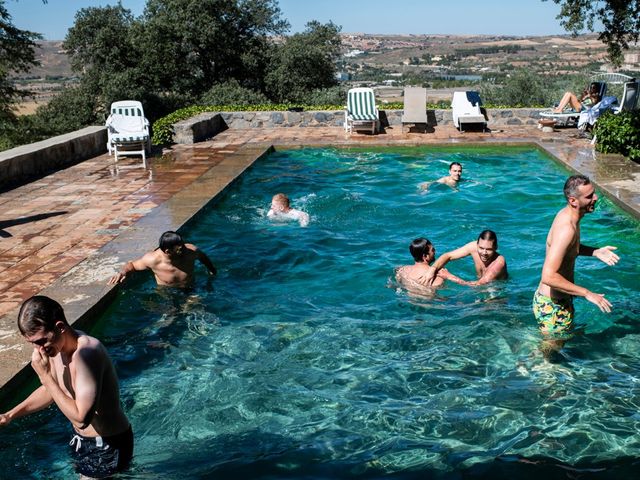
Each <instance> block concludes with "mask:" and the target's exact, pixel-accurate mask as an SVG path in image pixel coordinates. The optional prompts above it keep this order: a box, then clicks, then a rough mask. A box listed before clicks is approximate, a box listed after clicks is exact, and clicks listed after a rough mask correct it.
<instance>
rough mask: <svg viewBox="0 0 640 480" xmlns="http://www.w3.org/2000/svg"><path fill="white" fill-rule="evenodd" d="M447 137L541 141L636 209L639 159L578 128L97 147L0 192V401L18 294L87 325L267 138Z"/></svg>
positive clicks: (347, 142) (11, 368)
mask: <svg viewBox="0 0 640 480" xmlns="http://www.w3.org/2000/svg"><path fill="white" fill-rule="evenodd" d="M455 143H503V144H511V143H529V144H535V145H537V146H540V147H542V148H543V149H545V150H546V151H547V152H549V153H550V154H552V155H553V156H554V157H556V158H557V159H558V160H559V161H560V162H561V163H563V164H565V165H566V166H568V167H569V168H570V169H572V170H575V171H578V172H581V173H584V174H586V175H589V176H590V177H591V178H592V180H593V181H594V182H595V183H596V184H597V185H598V187H599V188H600V190H604V191H606V192H607V193H609V195H610V196H611V198H612V199H614V200H615V201H617V202H618V203H619V204H620V205H621V206H623V208H625V209H627V210H628V211H630V212H631V213H633V214H634V215H635V216H636V217H638V218H640V165H638V164H635V163H633V162H631V161H629V160H625V159H624V158H621V157H620V156H604V155H599V154H595V153H594V151H593V147H592V146H591V145H590V144H589V141H588V140H586V139H584V138H580V137H578V136H577V130H576V129H561V130H557V131H554V132H552V133H544V132H542V131H541V130H538V129H537V128H535V127H532V126H513V127H508V128H507V127H505V128H504V129H502V130H494V131H492V132H489V133H482V132H465V133H460V132H458V131H457V130H456V129H455V128H453V127H449V126H438V127H436V129H435V132H431V133H402V132H401V129H400V128H399V127H396V128H387V129H386V131H385V132H384V133H382V134H379V135H375V136H372V135H368V134H360V133H355V134H353V135H352V136H347V135H345V133H344V131H343V130H342V129H341V128H280V129H242V130H239V129H230V130H226V131H224V132H222V133H220V134H218V135H217V136H216V137H214V138H213V139H212V140H209V141H205V142H201V143H197V144H194V145H176V146H174V147H173V148H171V149H167V150H165V152H163V153H164V154H163V155H162V156H160V153H159V152H158V156H157V157H155V158H151V159H149V160H148V162H149V168H148V169H146V170H145V169H143V168H142V163H141V161H140V160H139V158H138V157H133V158H125V159H123V160H121V161H120V162H119V164H118V166H117V167H116V166H115V165H114V162H113V158H112V157H109V156H108V155H107V154H106V153H105V154H104V155H100V156H98V157H95V158H93V159H90V160H87V161H84V162H82V163H80V164H78V165H75V166H73V167H70V168H67V169H64V170H61V171H58V172H56V173H54V174H52V175H49V176H47V177H44V178H42V179H40V180H37V181H34V182H31V183H29V184H26V185H24V186H21V187H18V188H15V189H12V190H9V191H7V192H4V193H1V194H0V212H1V213H0V386H1V387H2V389H1V390H0V403H2V402H3V401H10V400H9V399H8V398H7V396H8V395H9V394H10V392H11V391H13V388H16V387H18V386H19V384H21V383H22V382H23V381H24V380H25V378H27V377H28V376H29V375H30V367H27V368H25V366H26V365H27V364H28V361H29V359H30V355H31V347H30V346H28V345H27V344H26V343H25V342H24V341H23V340H22V338H21V337H20V335H19V334H18V332H17V330H16V326H15V319H16V314H17V308H18V307H19V305H20V304H21V302H22V301H23V300H24V299H26V298H28V297H30V296H31V295H35V294H37V293H42V294H45V295H49V296H51V297H53V298H55V299H57V300H59V301H60V302H61V303H63V305H64V306H65V310H66V312H67V314H68V318H69V321H70V322H77V323H76V325H77V326H82V325H88V324H90V319H91V317H94V316H95V315H97V314H98V312H99V311H100V309H102V308H103V307H104V305H105V304H106V302H108V301H110V299H111V298H112V296H113V294H114V293H115V291H116V289H115V288H114V287H109V286H107V284H106V283H107V280H108V278H109V277H110V276H111V275H113V274H114V273H116V271H117V270H118V269H119V268H120V267H121V266H122V264H123V263H124V262H125V261H126V260H128V259H131V258H135V257H138V256H140V255H141V254H142V253H144V252H146V251H148V250H151V249H153V248H155V247H156V246H157V241H158V237H159V235H160V233H162V232H163V231H165V230H175V229H178V228H180V227H181V226H182V225H183V224H184V223H186V222H187V221H188V220H189V219H190V218H191V217H193V216H194V215H195V214H196V213H197V212H198V211H199V210H200V209H201V208H202V207H203V206H204V205H206V204H207V203H208V202H209V200H210V199H211V198H213V197H214V196H215V195H217V194H218V193H219V192H221V191H222V190H224V188H225V187H226V186H227V185H229V184H230V183H231V182H232V181H233V180H234V179H235V178H236V177H237V176H238V175H240V174H241V173H242V172H243V171H244V170H245V169H246V168H247V167H249V166H250V165H251V164H252V163H253V162H254V161H255V160H256V159H257V158H259V157H260V156H261V155H263V154H265V153H267V152H269V151H270V149H271V148H272V147H275V148H276V149H277V148H278V147H282V148H284V147H297V146H301V145H308V146H323V145H335V146H356V147H366V146H401V145H402V146H410V145H428V144H455ZM416 181H417V180H416ZM558 194H559V195H561V192H558ZM265 201H266V202H267V201H268V199H267V200H265ZM559 202H560V200H559ZM213 260H214V262H216V260H219V259H215V258H214V259H213ZM4 387H6V388H4Z"/></svg>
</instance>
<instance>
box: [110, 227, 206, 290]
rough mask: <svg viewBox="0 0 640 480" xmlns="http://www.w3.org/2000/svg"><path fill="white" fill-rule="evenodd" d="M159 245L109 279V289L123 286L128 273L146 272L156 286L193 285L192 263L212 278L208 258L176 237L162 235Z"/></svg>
mask: <svg viewBox="0 0 640 480" xmlns="http://www.w3.org/2000/svg"><path fill="white" fill-rule="evenodd" d="M159 243H160V245H159V247H158V248H156V249H155V250H153V251H152V252H148V253H145V254H144V255H143V256H142V257H141V258H139V259H137V260H134V261H132V262H127V263H125V265H124V267H123V268H122V271H121V272H120V273H117V274H116V275H114V276H113V277H111V279H109V285H113V284H116V283H122V282H124V281H125V280H126V278H127V276H128V275H129V274H130V273H132V272H136V271H141V270H147V269H150V270H151V271H152V272H153V274H154V276H155V277H156V282H157V283H158V285H166V286H172V287H186V286H188V285H190V284H191V283H192V282H193V272H194V269H195V261H196V260H199V261H200V262H201V263H202V264H203V265H204V266H205V267H207V270H208V271H209V274H210V275H215V274H216V267H215V266H214V265H213V263H212V262H211V260H209V257H207V256H206V255H205V254H204V253H203V252H202V251H200V250H198V248H197V247H196V246H195V245H192V244H191V243H184V240H183V239H182V237H181V236H180V234H178V233H176V232H164V233H163V234H162V236H161V237H160V242H159Z"/></svg>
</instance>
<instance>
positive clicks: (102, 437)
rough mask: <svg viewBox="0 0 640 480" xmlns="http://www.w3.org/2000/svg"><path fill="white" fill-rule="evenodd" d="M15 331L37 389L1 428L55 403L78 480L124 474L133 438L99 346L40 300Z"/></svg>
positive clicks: (24, 311) (4, 417) (56, 307)
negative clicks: (65, 422) (67, 429)
mask: <svg viewBox="0 0 640 480" xmlns="http://www.w3.org/2000/svg"><path fill="white" fill-rule="evenodd" d="M18 329H19V330H20V333H21V334H22V336H23V337H24V338H25V340H26V341H27V342H29V343H30V344H31V345H32V346H33V352H32V355H31V366H32V367H33V369H34V370H35V372H36V374H37V375H38V378H39V380H40V383H41V385H40V387H38V388H37V389H36V390H34V391H33V393H31V395H29V396H28V397H27V398H26V399H25V400H24V401H22V402H20V403H19V404H18V405H16V406H15V407H13V408H12V409H11V410H9V411H8V412H6V413H2V414H0V426H5V425H8V424H9V423H11V422H12V421H14V420H16V419H18V418H20V417H24V416H26V415H29V414H31V413H35V412H38V411H40V410H43V409H45V408H47V407H48V406H49V405H51V404H52V403H55V404H56V405H57V406H58V408H59V409H60V410H61V411H62V413H63V414H64V416H65V417H67V419H69V421H70V422H71V425H72V426H73V430H74V431H73V434H74V435H73V437H72V438H71V442H70V443H69V445H70V451H71V456H72V458H73V463H74V466H75V469H76V471H77V472H78V473H79V474H80V475H82V477H81V478H105V477H108V476H109V477H110V476H111V475H113V474H114V473H116V472H118V471H122V470H124V469H126V468H127V466H128V465H129V462H130V461H131V457H132V455H133V432H132V429H131V425H130V424H129V420H127V417H126V416H125V414H124V412H123V411H122V407H121V405H120V389H119V386H118V378H117V376H116V371H115V369H114V367H113V364H112V363H111V359H110V358H109V354H108V353H107V350H106V349H105V348H104V346H103V345H102V343H100V341H99V340H97V339H96V338H93V337H91V336H89V335H87V334H85V333H83V332H80V331H79V330H75V329H74V328H72V327H71V326H69V324H68V322H67V319H66V318H65V315H64V311H63V309H62V306H61V305H60V304H59V303H58V302H56V301H55V300H52V299H51V298H49V297H45V296H35V297H31V298H29V299H28V300H26V301H25V302H24V303H23V304H22V307H20V312H19V313H18ZM9 475H10V473H9ZM10 476H11V475H10Z"/></svg>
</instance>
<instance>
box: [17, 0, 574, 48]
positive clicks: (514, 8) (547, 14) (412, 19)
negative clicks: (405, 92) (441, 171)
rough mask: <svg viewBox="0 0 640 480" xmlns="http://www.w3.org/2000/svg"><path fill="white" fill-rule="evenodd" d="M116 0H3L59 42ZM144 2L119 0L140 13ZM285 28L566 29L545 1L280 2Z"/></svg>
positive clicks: (26, 24) (22, 24) (20, 22)
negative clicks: (83, 14) (92, 11)
mask: <svg viewBox="0 0 640 480" xmlns="http://www.w3.org/2000/svg"><path fill="white" fill-rule="evenodd" d="M116 3H117V2H116V0H48V3H46V4H43V3H42V1H41V0H5V6H6V8H7V10H8V11H9V13H10V14H11V16H12V18H13V24H14V25H15V26H17V27H18V28H21V29H25V30H31V31H35V32H39V33H42V34H43V35H44V37H45V39H47V40H62V39H64V37H65V35H66V31H67V29H68V28H69V27H71V26H72V25H73V21H74V16H75V13H76V12H77V11H78V10H79V9H81V8H85V7H89V6H105V5H114V4H116ZM144 4H145V0H122V5H123V6H124V7H125V8H128V9H129V10H131V11H132V12H133V14H134V15H140V14H142V11H143V9H144ZM279 5H280V9H281V10H282V16H283V17H284V18H286V19H287V20H288V21H289V23H290V24H291V32H298V31H301V30H303V29H304V26H305V24H306V23H307V22H308V21H310V20H318V21H320V22H323V23H326V22H328V21H329V20H331V21H333V22H334V23H336V24H337V25H341V26H342V31H343V32H345V33H414V34H446V33H450V34H490V35H523V36H524V35H555V34H563V33H566V32H565V31H564V30H563V29H562V28H561V27H560V24H559V22H558V20H556V16H557V15H558V12H559V10H560V9H559V7H558V5H556V4H555V3H553V1H551V0H548V1H546V2H543V1H542V0H454V1H451V0H449V1H446V0H445V1H442V0H395V1H390V0H280V1H279Z"/></svg>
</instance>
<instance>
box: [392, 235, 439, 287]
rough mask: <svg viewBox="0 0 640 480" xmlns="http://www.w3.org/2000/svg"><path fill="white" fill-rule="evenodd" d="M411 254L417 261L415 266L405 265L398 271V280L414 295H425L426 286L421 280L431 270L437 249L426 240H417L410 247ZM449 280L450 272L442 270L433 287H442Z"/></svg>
mask: <svg viewBox="0 0 640 480" xmlns="http://www.w3.org/2000/svg"><path fill="white" fill-rule="evenodd" d="M409 252H410V253H411V256H412V257H413V259H414V260H415V263H414V264H413V265H404V266H402V267H398V268H397V269H396V280H397V281H398V283H399V284H401V285H402V286H404V287H406V289H407V290H408V291H410V292H412V293H425V292H424V289H425V285H424V284H423V283H422V282H420V278H422V277H424V275H425V274H426V273H427V272H428V270H429V265H430V264H431V262H433V259H434V258H436V249H435V248H434V246H433V244H432V243H431V242H430V241H429V240H427V239H426V238H423V237H420V238H416V239H415V240H414V241H412V242H411V244H410V245H409ZM446 278H448V272H447V271H446V270H445V269H442V270H441V271H440V272H438V275H437V276H436V277H435V278H434V279H433V282H432V283H431V285H430V286H431V287H439V286H441V285H442V284H443V283H444V281H445V279H446Z"/></svg>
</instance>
